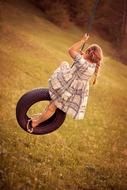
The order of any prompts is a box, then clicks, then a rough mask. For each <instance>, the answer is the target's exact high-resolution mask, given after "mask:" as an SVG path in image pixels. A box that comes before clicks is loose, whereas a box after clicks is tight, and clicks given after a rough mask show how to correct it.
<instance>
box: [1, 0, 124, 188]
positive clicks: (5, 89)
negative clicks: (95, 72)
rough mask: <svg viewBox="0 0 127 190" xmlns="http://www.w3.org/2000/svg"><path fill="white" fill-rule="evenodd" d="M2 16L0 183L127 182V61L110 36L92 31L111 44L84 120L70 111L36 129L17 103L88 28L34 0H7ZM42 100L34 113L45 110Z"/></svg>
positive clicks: (90, 184) (86, 184)
mask: <svg viewBox="0 0 127 190" xmlns="http://www.w3.org/2000/svg"><path fill="white" fill-rule="evenodd" d="M0 7H1V13H2V14H1V15H2V16H1V23H0V28H1V30H0V67H1V68H0V88H1V89H0V103H1V113H0V155H1V157H0V179H1V180H0V189H2V190H6V189H7V190H57V189H58V190H126V189H127V181H126V179H127V141H126V139H127V130H126V123H127V120H126V116H127V90H126V86H127V78H126V76H127V67H126V66H125V65H122V64H121V63H120V62H118V61H116V60H115V57H113V56H112V57H111V56H109V53H110V55H111V54H112V55H113V49H112V48H111V46H110V44H108V43H107V42H105V41H104V40H102V39H100V38H99V36H96V35H91V39H90V40H89V43H98V44H100V45H101V46H102V48H103V51H104V55H105V57H104V64H103V67H102V69H101V73H100V77H99V80H98V83H97V85H96V86H92V81H91V83H90V95H89V100H88V107H87V111H86V116H85V118H84V120H79V121H78V120H77V121H75V120H73V119H72V118H71V117H70V116H67V118H66V120H65V122H64V124H63V125H62V127H61V128H60V129H59V130H57V131H55V132H53V133H51V134H48V135H44V136H34V135H30V134H28V133H26V132H24V131H23V130H22V129H21V128H20V127H19V126H18V124H17V121H16V118H15V107H16V103H17V101H18V99H19V98H20V96H21V95H23V94H24V93H25V92H26V91H29V90H31V89H33V88H36V87H47V85H48V78H49V77H50V75H51V74H52V72H53V71H54V70H55V69H56V68H57V67H58V66H59V65H60V62H61V61H63V60H67V61H68V62H69V63H70V64H71V62H72V60H71V58H70V57H69V55H68V53H67V50H68V48H69V47H70V46H71V45H72V44H73V43H74V42H76V41H77V40H79V39H80V38H81V36H82V34H83V33H82V31H80V30H79V29H78V28H76V27H75V26H73V25H72V26H71V28H70V29H68V30H65V31H63V30H61V29H59V28H57V27H56V26H55V25H53V24H52V23H50V22H48V21H47V20H45V19H44V18H43V14H42V13H41V12H40V11H39V10H38V9H37V8H35V7H34V6H33V5H31V4H29V3H26V2H25V1H21V3H20V4H19V3H18V1H9V3H8V1H5V2H4V1H3V2H2V3H1V4H0ZM42 105H43V104H42V103H39V104H38V105H36V106H35V107H33V108H32V110H31V113H33V112H36V111H37V110H38V111H39V110H42Z"/></svg>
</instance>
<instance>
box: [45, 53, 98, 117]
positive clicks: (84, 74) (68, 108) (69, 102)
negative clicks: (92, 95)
mask: <svg viewBox="0 0 127 190" xmlns="http://www.w3.org/2000/svg"><path fill="white" fill-rule="evenodd" d="M95 67H96V63H90V62H88V61H87V60H85V59H84V58H83V56H82V55H81V54H80V53H77V55H76V57H75V59H74V65H73V67H70V65H69V63H68V62H66V61H63V62H62V63H61V65H60V66H59V67H58V68H57V69H56V70H55V71H54V72H53V74H52V75H51V77H50V78H49V80H48V85H49V94H50V97H51V99H52V100H54V103H55V105H56V106H57V107H58V108H59V109H61V110H62V111H63V112H65V113H67V114H70V115H72V117H73V119H83V118H84V115H85V110H86V106H87V100H88V95H89V79H90V78H91V76H92V75H93V73H94V72H95Z"/></svg>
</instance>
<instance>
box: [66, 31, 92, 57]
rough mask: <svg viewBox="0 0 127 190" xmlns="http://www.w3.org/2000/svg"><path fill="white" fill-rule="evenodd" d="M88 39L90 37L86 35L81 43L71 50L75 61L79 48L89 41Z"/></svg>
mask: <svg viewBox="0 0 127 190" xmlns="http://www.w3.org/2000/svg"><path fill="white" fill-rule="evenodd" d="M88 38H89V35H88V34H87V33H86V34H85V35H84V36H83V38H82V39H81V40H80V41H79V42H77V43H75V44H74V45H73V46H72V47H70V48H69V50H68V53H69V55H70V56H71V57H72V58H73V59H75V56H76V55H77V53H78V50H79V48H80V47H81V46H82V45H83V44H84V43H85V42H86V41H87V40H88Z"/></svg>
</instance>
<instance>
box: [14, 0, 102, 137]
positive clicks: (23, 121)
mask: <svg viewBox="0 0 127 190" xmlns="http://www.w3.org/2000/svg"><path fill="white" fill-rule="evenodd" d="M99 1H100V0H95V3H94V5H93V9H92V14H91V15H90V17H89V20H88V30H87V33H90V31H91V30H92V25H93V21H94V17H95V13H96V9H97V6H98V4H99ZM84 46H85V43H84V44H83V46H82V47H81V50H80V51H82V50H83V48H84ZM73 65H74V63H73V64H72V66H73ZM72 66H71V67H72ZM44 100H48V101H50V100H51V98H50V95H49V90H48V88H37V89H33V90H32V91H29V92H27V93H25V94H24V95H23V96H22V97H21V98H20V99H19V101H18V103H17V105H16V118H17V121H18V123H19V125H20V126H21V128H22V129H24V130H25V131H27V127H26V125H27V122H28V119H30V118H29V117H28V116H27V111H28V110H29V108H30V107H31V106H32V105H33V104H35V103H37V102H39V101H44ZM65 118H66V113H64V112H63V111H62V110H60V109H58V108H57V109H56V111H55V113H54V114H53V115H52V116H51V117H50V118H49V119H48V120H46V121H44V122H42V123H40V124H39V125H38V126H37V127H35V128H34V129H33V132H32V133H31V134H36V135H43V134H47V133H51V132H52V131H54V130H56V129H58V128H59V127H60V126H61V125H62V123H63V122H64V120H65ZM27 132H28V131H27Z"/></svg>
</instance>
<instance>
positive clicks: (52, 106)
mask: <svg viewBox="0 0 127 190" xmlns="http://www.w3.org/2000/svg"><path fill="white" fill-rule="evenodd" d="M56 109H57V107H56V105H55V104H54V102H53V101H50V103H49V105H48V106H47V107H46V109H45V111H44V112H43V113H42V114H41V115H39V117H38V118H36V119H32V127H33V128H34V127H36V126H37V125H39V123H41V122H43V121H45V120H47V119H49V118H50V117H51V116H52V115H53V113H54V112H55V111H56Z"/></svg>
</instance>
